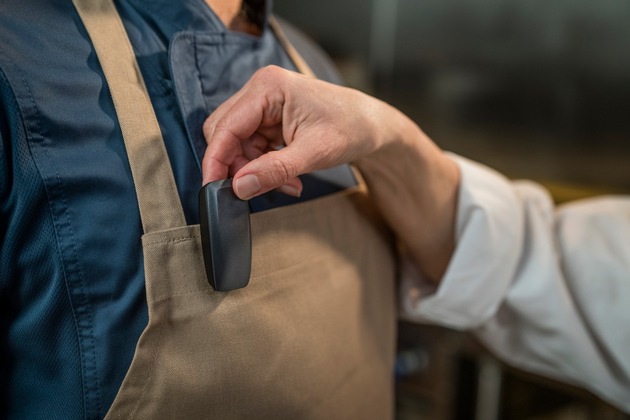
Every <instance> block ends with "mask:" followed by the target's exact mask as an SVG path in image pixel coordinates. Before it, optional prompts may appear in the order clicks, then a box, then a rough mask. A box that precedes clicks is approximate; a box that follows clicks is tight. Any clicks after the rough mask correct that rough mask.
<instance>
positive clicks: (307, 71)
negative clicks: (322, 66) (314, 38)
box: [268, 16, 316, 78]
mask: <svg viewBox="0 0 630 420" xmlns="http://www.w3.org/2000/svg"><path fill="white" fill-rule="evenodd" d="M268 23H269V27H270V28H271V29H272V30H273V32H274V33H275V34H276V38H277V39H278V41H279V42H280V44H281V45H282V47H283V48H284V50H285V51H286V52H287V54H288V55H289V58H290V59H291V61H293V64H294V65H295V68H296V69H297V70H298V71H299V72H300V73H302V74H303V75H305V76H309V77H313V78H316V76H315V73H314V72H313V70H311V68H310V67H309V65H308V64H307V63H306V61H305V60H304V59H303V58H302V56H301V55H300V53H298V52H297V50H296V49H295V48H293V45H291V42H290V41H289V38H288V37H287V36H286V34H285V33H284V31H283V30H282V27H281V26H280V23H278V21H277V20H276V18H275V17H273V16H269V20H268Z"/></svg>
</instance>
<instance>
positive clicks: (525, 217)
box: [401, 155, 630, 412]
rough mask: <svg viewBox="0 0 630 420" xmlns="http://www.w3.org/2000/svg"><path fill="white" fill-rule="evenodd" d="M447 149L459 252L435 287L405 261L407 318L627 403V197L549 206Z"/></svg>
mask: <svg viewBox="0 0 630 420" xmlns="http://www.w3.org/2000/svg"><path fill="white" fill-rule="evenodd" d="M452 158H453V159H454V160H455V161H456V162H457V163H458V165H459V166H460V169H461V173H462V183H461V187H460V192H459V197H458V199H459V202H458V210H457V226H456V243H457V245H456V250H455V253H454V255H453V258H452V259H451V262H450V264H449V267H448V269H447V272H446V274H445V276H444V278H443V279H442V282H441V283H440V285H439V287H437V288H436V289H432V288H431V286H430V284H429V283H427V282H426V281H424V280H423V279H422V277H421V275H420V274H418V272H417V271H416V270H415V269H414V267H413V266H412V264H411V263H410V262H406V263H405V264H403V279H402V283H401V293H402V296H401V301H402V311H403V316H404V317H406V318H409V319H411V320H418V321H422V322H432V323H438V324H442V325H445V326H448V327H451V328H455V329H462V330H463V329H466V330H472V331H473V333H474V334H475V335H477V336H478V337H479V338H480V339H481V340H482V342H484V343H485V345H486V346H487V347H488V348H489V349H490V350H491V351H493V352H494V353H495V354H496V355H497V356H498V357H499V358H501V359H502V360H504V361H505V362H507V363H509V364H512V365H514V366H516V367H519V368H521V369H524V370H528V371H531V372H534V373H538V374H541V375H545V376H549V377H552V378H555V379H558V380H562V381H565V382H569V383H572V384H575V385H578V386H581V387H583V388H586V389H589V390H590V391H591V392H593V393H594V394H596V395H598V396H600V397H601V398H603V399H604V400H607V401H608V402H610V403H612V404H614V405H616V406H618V407H619V408H620V409H622V410H624V411H626V412H630V397H629V396H630V197H602V198H597V199H589V200H582V201H579V202H575V203H572V204H569V205H565V206H561V207H558V208H556V207H555V206H554V205H553V201H552V200H551V197H550V196H549V194H548V193H547V192H546V191H545V190H544V189H543V188H542V187H540V186H539V185H537V184H535V183H532V182H526V181H521V182H510V181H508V180H507V179H506V178H504V177H503V176H501V175H500V174H498V173H496V172H494V171H492V170H491V169H489V168H486V167H484V166H482V165H480V164H476V163H474V162H471V161H468V160H466V159H464V158H461V157H458V156H455V155H452Z"/></svg>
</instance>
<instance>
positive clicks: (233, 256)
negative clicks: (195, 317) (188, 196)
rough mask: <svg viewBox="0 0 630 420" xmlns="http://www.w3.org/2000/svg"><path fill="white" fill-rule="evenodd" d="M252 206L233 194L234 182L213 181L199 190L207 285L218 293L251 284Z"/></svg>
mask: <svg viewBox="0 0 630 420" xmlns="http://www.w3.org/2000/svg"><path fill="white" fill-rule="evenodd" d="M249 213H250V211H249V203H248V202H247V201H243V200H241V199H240V198H238V197H237V196H236V194H234V190H233V189H232V180H231V179H224V180H221V181H215V182H210V183H208V184H206V185H204V186H203V187H202V188H201V191H199V216H200V225H201V245H202V248H203V260H204V264H205V267H206V275H207V276H208V282H209V283H210V285H211V286H212V287H213V288H214V290H217V291H229V290H234V289H240V288H242V287H245V286H247V283H249V275H250V272H251V266H252V238H251V230H250V223H249Z"/></svg>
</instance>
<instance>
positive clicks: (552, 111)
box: [274, 0, 630, 201]
mask: <svg viewBox="0 0 630 420" xmlns="http://www.w3.org/2000/svg"><path fill="white" fill-rule="evenodd" d="M274 8H275V11H276V13H278V14H279V15H280V16H283V17H285V18H286V19H288V20H289V21H290V22H292V23H294V24H295V25H297V26H298V27H300V28H301V29H302V30H303V31H305V32H306V33H307V34H308V35H310V36H311V37H312V38H313V39H315V40H316V41H317V42H318V43H319V44H320V45H321V46H322V47H323V48H324V49H325V50H326V51H327V52H328V53H329V54H330V55H332V57H333V58H334V59H335V60H336V62H337V64H338V66H339V68H340V69H341V71H342V73H343V75H344V77H345V79H346V81H347V83H348V84H349V85H350V86H353V87H357V88H360V89H361V90H364V91H367V92H369V93H372V94H374V95H375V96H378V97H380V98H382V99H385V100H387V101H388V102H390V103H392V104H393V105H395V106H397V107H398V108H400V109H401V110H403V111H404V112H405V113H407V114H408V115H409V116H411V117H412V118H413V119H414V120H415V121H416V122H417V123H418V124H419V125H420V126H421V127H422V128H423V129H424V130H425V132H427V133H428V134H429V136H430V137H431V138H433V140H434V141H436V142H437V143H438V144H439V145H440V146H442V147H443V148H446V149H448V150H451V151H453V152H456V153H459V154H462V155H464V156H468V157H471V158H473V159H475V160H478V161H481V162H483V163H487V164H489V165H490V166H492V167H495V168H497V169H499V170H501V171H502V172H504V173H507V174H508V175H509V176H511V177H514V178H520V177H526V178H530V179H531V178H533V179H536V180H538V181H541V182H543V183H545V184H546V185H547V186H549V187H550V188H551V189H552V190H553V191H554V193H556V195H557V198H558V199H559V200H560V201H562V200H564V199H567V198H573V197H574V196H576V195H577V196H582V195H589V194H591V193H593V192H600V191H604V192H623V191H630V154H629V153H628V152H629V151H630V142H628V138H629V136H628V135H629V134H630V23H629V22H630V2H628V1H623V0H598V1H592V0H553V1H548V0H422V1H418V0H361V1H360V0H320V1H317V2H312V1H295V0H275V1H274Z"/></svg>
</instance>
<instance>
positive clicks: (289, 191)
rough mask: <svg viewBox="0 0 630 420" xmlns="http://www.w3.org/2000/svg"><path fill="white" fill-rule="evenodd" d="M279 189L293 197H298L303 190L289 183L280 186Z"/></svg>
mask: <svg viewBox="0 0 630 420" xmlns="http://www.w3.org/2000/svg"><path fill="white" fill-rule="evenodd" d="M278 191H280V192H283V193H285V194H287V195H291V196H293V197H298V198H299V197H300V196H301V195H302V191H300V190H298V189H297V188H295V187H293V186H291V185H288V184H286V185H283V186H281V187H279V188H278Z"/></svg>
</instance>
